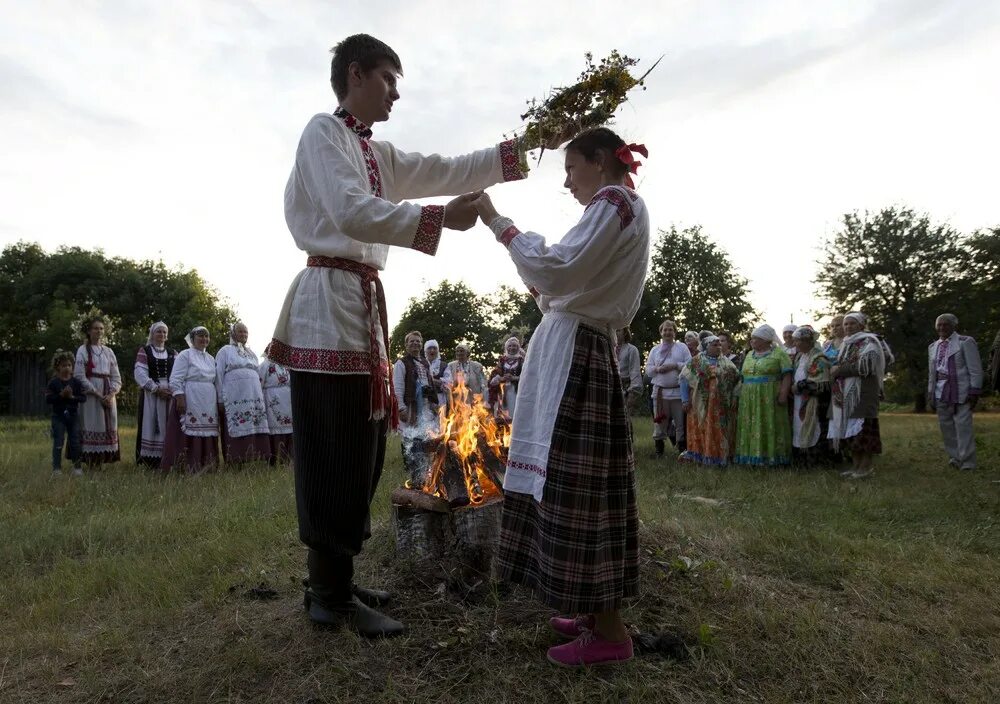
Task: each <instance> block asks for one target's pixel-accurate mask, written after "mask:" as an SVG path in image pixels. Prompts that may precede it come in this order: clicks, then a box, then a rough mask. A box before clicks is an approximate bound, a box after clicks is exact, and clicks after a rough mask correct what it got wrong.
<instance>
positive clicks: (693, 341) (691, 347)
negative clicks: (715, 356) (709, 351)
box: [684, 330, 701, 357]
mask: <svg viewBox="0 0 1000 704" xmlns="http://www.w3.org/2000/svg"><path fill="white" fill-rule="evenodd" d="M684 344H685V345H687V348H688V352H690V353H691V356H692V357H697V356H698V355H699V354H700V353H701V338H700V337H698V333H696V332H695V331H694V330H688V331H687V332H686V333H684Z"/></svg>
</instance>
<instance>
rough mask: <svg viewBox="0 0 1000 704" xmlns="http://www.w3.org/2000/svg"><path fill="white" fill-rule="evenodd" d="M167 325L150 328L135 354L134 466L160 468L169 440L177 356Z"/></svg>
mask: <svg viewBox="0 0 1000 704" xmlns="http://www.w3.org/2000/svg"><path fill="white" fill-rule="evenodd" d="M169 332H170V331H169V329H168V328H167V324H166V323H164V322H163V321H162V320H160V321H157V322H155V323H153V324H152V325H151V326H150V327H149V335H148V337H147V338H146V344H145V345H143V346H142V347H140V348H139V350H138V351H137V352H136V353H135V369H134V371H133V374H134V376H135V383H136V384H137V385H138V386H139V404H138V407H137V410H136V427H137V429H138V432H137V433H136V438H135V463H136V465H142V466H145V467H152V468H155V467H159V466H160V458H161V457H163V443H164V440H165V438H166V437H167V418H168V415H167V413H168V411H169V410H170V399H171V398H172V397H173V395H172V394H171V393H170V372H171V371H173V369H174V358H175V357H176V356H177V352H175V351H174V350H172V349H170V348H169V347H167V335H168V334H169Z"/></svg>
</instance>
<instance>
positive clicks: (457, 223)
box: [444, 191, 498, 230]
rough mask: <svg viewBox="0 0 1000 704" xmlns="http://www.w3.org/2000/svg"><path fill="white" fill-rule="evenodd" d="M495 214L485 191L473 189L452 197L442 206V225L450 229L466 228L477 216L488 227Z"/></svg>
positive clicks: (474, 222)
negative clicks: (470, 191)
mask: <svg viewBox="0 0 1000 704" xmlns="http://www.w3.org/2000/svg"><path fill="white" fill-rule="evenodd" d="M497 214H498V213H497V210H496V208H494V207H493V201H492V200H490V197H489V195H488V194H487V193H486V192H485V191H473V192H472V193H466V194H464V195H461V196H458V197H457V198H453V199H452V200H451V201H450V202H449V203H448V204H447V205H446V206H445V207H444V226H445V227H447V228H448V229H450V230H468V229H470V228H471V227H472V226H473V225H475V224H476V219H477V218H478V219H479V220H482V221H483V224H484V225H486V226H487V227H488V226H489V224H490V222H491V221H492V220H493V219H494V218H495V217H496V216H497Z"/></svg>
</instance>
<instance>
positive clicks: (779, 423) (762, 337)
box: [733, 325, 792, 466]
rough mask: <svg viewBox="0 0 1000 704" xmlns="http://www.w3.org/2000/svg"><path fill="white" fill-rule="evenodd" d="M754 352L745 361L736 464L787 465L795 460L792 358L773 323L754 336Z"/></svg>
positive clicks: (751, 345) (752, 336) (760, 329)
mask: <svg viewBox="0 0 1000 704" xmlns="http://www.w3.org/2000/svg"><path fill="white" fill-rule="evenodd" d="M750 347H751V352H750V353H749V354H748V355H747V356H746V359H744V360H743V369H742V370H741V371H742V375H743V386H742V387H741V389H740V417H739V422H738V425H737V435H736V455H735V457H734V458H733V461H734V462H735V463H736V464H749V465H767V466H772V465H783V464H789V463H790V462H791V461H792V429H791V419H790V418H789V414H788V401H789V398H788V393H789V390H790V389H791V386H792V360H791V359H789V358H788V355H787V354H786V353H785V349H784V347H783V346H782V342H781V338H779V337H778V335H777V333H775V332H774V328H772V327H771V326H770V325H761V326H760V327H759V328H757V329H756V330H754V331H753V333H751V335H750Z"/></svg>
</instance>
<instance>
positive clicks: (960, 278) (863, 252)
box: [816, 207, 976, 411]
mask: <svg viewBox="0 0 1000 704" xmlns="http://www.w3.org/2000/svg"><path fill="white" fill-rule="evenodd" d="M971 254H972V251H971V249H970V248H969V247H968V246H967V245H966V244H965V243H963V240H962V238H961V236H960V235H959V233H958V232H957V231H956V230H954V229H953V228H952V227H951V226H949V225H947V224H946V223H938V224H933V223H931V221H930V217H929V216H928V215H926V214H924V215H917V214H916V213H914V211H913V210H911V209H909V208H896V207H890V208H884V209H883V210H881V211H879V212H878V213H875V214H871V213H868V212H865V214H864V215H863V216H859V215H858V214H857V213H856V212H855V213H848V214H846V215H844V217H843V223H842V229H841V230H840V231H839V232H837V233H836V234H835V235H834V236H833V237H832V238H831V239H828V240H827V241H826V242H825V243H824V247H823V257H822V259H821V260H820V261H819V262H817V264H818V265H819V272H818V274H817V277H816V282H817V294H818V295H819V296H821V297H822V298H824V299H826V300H827V301H829V303H830V310H831V312H832V311H836V312H837V313H846V312H848V311H851V310H860V311H861V312H863V313H864V314H865V315H866V316H868V320H869V326H868V327H869V329H871V330H872V331H874V332H878V333H881V334H883V335H884V336H885V338H886V339H887V341H888V342H889V343H890V345H891V346H892V350H893V354H894V355H895V357H896V364H895V366H894V367H893V369H892V380H891V381H892V383H891V384H889V385H888V387H887V392H888V393H889V394H890V397H891V398H895V399H896V400H902V399H904V398H906V399H910V400H912V401H913V403H914V407H915V409H916V410H917V411H923V410H924V408H925V403H926V399H925V391H926V379H927V344H928V343H929V342H930V341H931V339H933V337H934V319H935V318H936V317H937V315H938V314H940V313H943V312H946V311H949V310H951V311H955V310H957V309H961V307H962V306H961V299H962V297H963V293H964V294H965V295H967V294H968V289H967V282H968V277H969V275H970V272H971V271H973V270H975V269H976V266H975V261H974V258H973V257H972V256H971ZM963 289H965V290H964V292H963ZM960 320H961V318H960Z"/></svg>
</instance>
